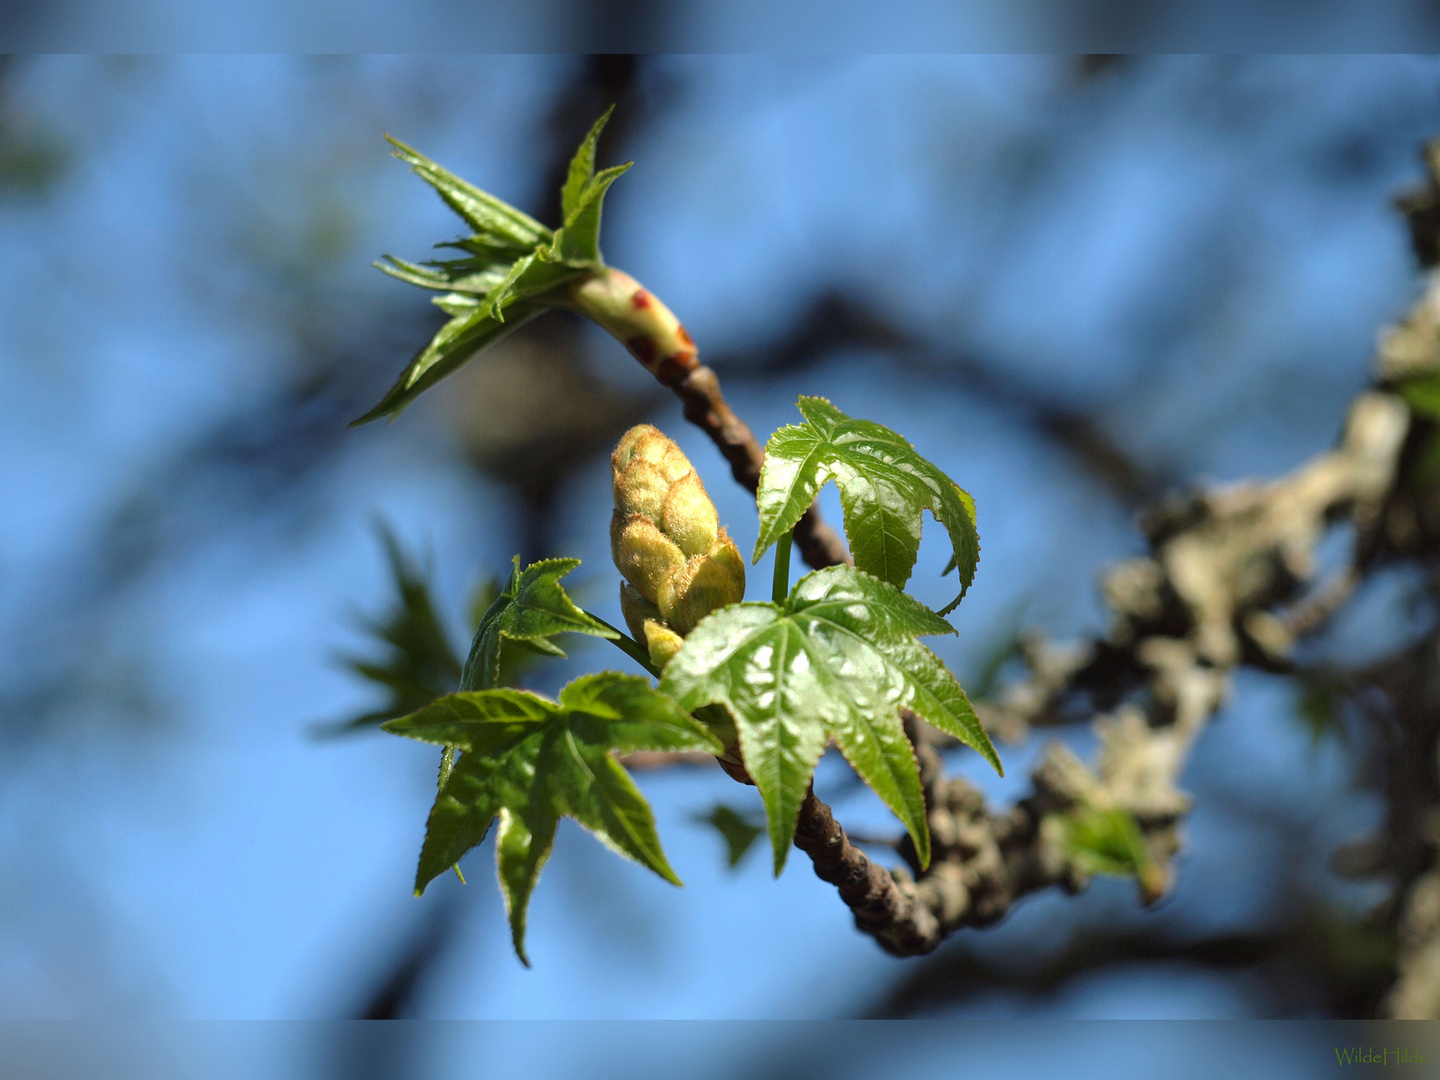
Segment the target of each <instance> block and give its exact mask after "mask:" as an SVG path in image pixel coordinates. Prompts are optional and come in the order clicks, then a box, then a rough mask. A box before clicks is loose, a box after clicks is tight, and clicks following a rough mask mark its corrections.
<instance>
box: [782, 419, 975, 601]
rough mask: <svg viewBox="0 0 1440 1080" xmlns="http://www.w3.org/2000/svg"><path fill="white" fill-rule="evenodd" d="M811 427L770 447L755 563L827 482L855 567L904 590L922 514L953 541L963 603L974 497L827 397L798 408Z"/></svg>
mask: <svg viewBox="0 0 1440 1080" xmlns="http://www.w3.org/2000/svg"><path fill="white" fill-rule="evenodd" d="M797 405H798V407H799V409H800V412H801V414H802V415H804V417H805V420H806V423H804V424H799V425H790V426H787V427H782V428H781V429H780V430H779V431H777V432H775V434H774V435H772V436H770V441H769V442H768V443H766V444H765V465H764V467H763V468H762V469H761V471H760V489H759V491H758V492H757V493H756V496H755V498H756V502H757V503H758V505H759V508H760V536H759V538H758V539H757V540H756V542H755V555H754V561H756V562H758V561H759V559H760V556H761V555H763V554H764V553H765V550H766V549H767V548H769V547H770V545H771V544H773V543H775V541H776V540H778V539H779V538H780V536H781V535H782V534H784V533H787V532H789V531H790V530H791V529H793V528H794V527H795V523H796V522H797V521H799V520H800V516H801V515H802V514H804V513H805V511H806V509H807V508H808V507H809V506H810V504H811V502H813V501H814V499H815V495H816V494H817V493H818V492H819V490H820V489H821V488H822V487H824V486H825V483H826V482H827V481H829V480H834V481H835V483H836V486H837V487H839V489H840V505H841V507H842V508H843V509H844V512H845V535H846V538H847V539H848V540H849V541H850V552H851V554H852V555H853V556H854V559H855V565H856V566H857V567H859V568H860V569H861V570H865V571H867V572H869V573H871V574H874V575H875V576H876V577H878V578H880V579H882V580H884V581H888V582H890V584H892V585H894V586H895V587H896V588H902V587H903V586H904V585H905V582H906V581H908V580H909V579H910V572H911V571H912V570H913V569H914V568H915V559H916V556H917V555H918V553H919V551H920V529H921V511H922V510H929V511H930V513H931V514H932V515H934V517H935V519H936V520H937V521H939V522H940V524H942V525H943V526H945V530H946V532H948V533H949V535H950V543H951V547H952V548H953V551H954V560H955V564H956V565H957V566H958V567H959V569H960V586H961V588H960V596H957V597H956V598H955V600H954V601H953V602H952V603H950V604H949V605H948V606H947V607H945V608H944V609H943V610H942V611H941V612H940V614H942V615H944V614H946V613H947V612H949V611H950V610H951V609H953V608H954V607H955V605H956V604H958V603H959V602H960V599H961V597H963V596H964V595H965V591H966V590H967V589H968V588H969V587H970V583H971V581H973V580H974V578H975V566H976V563H977V562H978V561H979V558H980V538H979V535H978V534H977V533H976V531H975V503H974V501H973V500H972V499H971V498H970V496H969V495H968V494H966V493H965V492H964V491H962V490H961V489H960V487H959V486H958V485H957V484H956V483H955V482H954V481H953V480H951V479H950V478H949V477H948V476H946V475H945V474H944V473H943V472H941V471H940V470H939V469H938V468H936V467H935V466H934V465H932V464H931V463H930V462H929V461H927V460H926V459H925V458H923V457H921V456H920V455H919V454H917V453H916V452H915V448H914V447H912V446H911V445H910V444H909V443H908V442H906V441H905V440H904V439H903V438H902V437H901V436H899V435H897V434H896V433H895V432H893V431H891V430H890V429H889V428H887V427H882V426H881V425H879V424H876V423H873V422H871V421H869V420H855V419H852V418H851V417H849V416H846V415H845V414H844V413H843V412H841V411H840V410H839V409H837V408H835V406H834V405H831V404H830V402H828V401H827V400H825V399H824V398H818V397H801V398H800V400H799V401H798V402H797Z"/></svg>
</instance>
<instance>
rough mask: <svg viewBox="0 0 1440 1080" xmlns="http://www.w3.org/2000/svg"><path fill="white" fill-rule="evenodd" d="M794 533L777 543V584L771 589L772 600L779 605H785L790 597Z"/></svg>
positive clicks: (786, 534)
mask: <svg viewBox="0 0 1440 1080" xmlns="http://www.w3.org/2000/svg"><path fill="white" fill-rule="evenodd" d="M793 535H794V534H793V531H787V532H785V533H784V534H782V535H781V537H780V539H778V540H776V541H775V583H774V585H773V586H771V589H770V598H771V599H772V600H774V601H775V603H777V604H783V603H785V598H786V597H787V596H789V595H790V542H791V539H792V537H793Z"/></svg>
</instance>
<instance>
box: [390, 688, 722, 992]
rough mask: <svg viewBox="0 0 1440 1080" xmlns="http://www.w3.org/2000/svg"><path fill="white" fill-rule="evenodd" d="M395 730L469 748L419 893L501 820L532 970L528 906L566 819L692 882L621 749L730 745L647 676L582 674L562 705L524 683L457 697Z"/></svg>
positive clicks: (507, 885) (440, 814)
mask: <svg viewBox="0 0 1440 1080" xmlns="http://www.w3.org/2000/svg"><path fill="white" fill-rule="evenodd" d="M385 730H386V731H390V732H393V733H394V734H396V735H404V736H406V737H408V738H411V739H419V740H421V741H423V742H430V743H435V744H437V745H440V746H454V747H458V748H459V750H460V751H461V755H460V760H459V761H458V762H456V763H455V766H454V768H453V769H452V770H451V772H450V775H449V777H448V778H447V779H446V781H445V785H444V787H442V788H441V790H440V793H439V795H438V796H437V797H436V799H435V806H434V808H433V809H432V810H431V811H430V820H429V823H428V825H427V826H426V831H425V844H424V847H423V848H422V850H421V852H420V865H419V868H418V870H417V871H416V876H415V891H416V893H417V895H418V894H419V893H421V892H423V891H424V889H425V886H426V885H427V884H429V883H430V881H431V880H433V879H434V878H435V877H437V876H438V875H440V874H442V873H444V872H445V871H446V870H448V869H449V868H450V867H451V866H453V865H454V864H455V863H457V862H458V861H459V860H460V857H461V856H462V855H464V854H465V853H466V852H467V851H469V850H470V849H471V848H473V847H475V846H476V845H477V844H479V843H480V842H481V841H482V840H484V839H485V835H486V833H488V832H489V830H490V825H491V823H492V822H493V821H494V820H495V818H496V817H497V816H498V817H499V819H500V830H499V832H498V833H497V835H496V839H495V858H496V863H497V866H498V869H499V876H500V888H501V891H502V892H503V893H504V896H505V908H506V911H507V912H508V913H509V917H510V931H511V937H512V940H513V942H514V945H515V952H516V954H517V955H518V956H519V957H520V959H521V961H522V962H523V963H525V964H526V965H527V966H528V965H529V960H527V959H526V957H525V913H526V909H527V906H528V904H529V901H530V894H531V892H533V891H534V888H535V883H536V881H537V880H538V879H539V877H540V870H541V868H542V867H543V866H544V865H545V860H546V859H547V858H549V855H550V848H551V845H552V843H553V842H554V839H555V828H556V826H557V825H558V824H559V822H560V818H562V817H572V818H574V819H575V820H576V821H578V822H579V823H580V824H581V825H583V826H584V827H585V828H587V829H589V830H590V831H591V832H592V833H594V834H595V836H596V837H597V838H598V839H599V840H600V841H601V842H602V843H604V844H605V846H606V847H608V848H610V849H611V850H612V851H615V852H617V853H618V854H621V855H624V856H626V857H628V858H631V859H634V860H635V861H636V862H638V863H640V864H641V865H643V866H647V867H649V868H650V869H651V870H653V871H655V873H657V874H659V875H660V876H661V877H663V878H664V879H665V880H666V881H669V882H671V883H673V884H675V885H679V884H680V879H679V878H677V877H676V876H675V872H674V871H673V870H672V869H671V868H670V863H669V862H668V861H667V860H666V858H665V853H664V851H663V850H662V849H661V847H660V839H659V837H658V836H657V835H656V833H655V819H654V816H653V815H652V814H651V812H650V805H649V804H648V803H647V802H646V801H645V797H644V796H643V795H641V794H640V791H639V789H638V788H636V786H635V783H634V781H632V780H631V779H630V776H629V774H628V773H627V772H626V771H625V770H624V769H623V768H622V767H621V766H620V764H619V762H617V761H616V760H615V758H614V756H613V755H614V753H631V752H633V751H636V750H704V751H707V752H709V753H718V752H720V751H721V749H722V748H721V746H720V743H719V742H718V741H717V740H716V739H715V737H714V736H713V735H711V734H710V733H709V732H708V731H706V730H705V728H704V726H703V725H702V724H700V723H699V722H698V721H696V720H694V719H693V718H691V717H690V716H688V715H686V713H685V712H684V711H683V710H682V709H680V708H679V707H678V706H677V705H676V704H675V702H674V701H672V700H671V699H670V698H668V697H666V696H665V695H664V694H661V693H659V692H658V691H657V690H655V689H654V688H653V687H652V686H651V685H650V684H649V682H648V681H647V680H645V679H643V678H640V677H638V676H633V675H621V674H618V673H616V672H613V671H607V672H601V673H600V674H598V675H586V676H584V677H582V678H579V679H576V680H575V681H574V682H572V683H570V684H569V685H568V686H566V687H565V689H563V690H562V691H561V692H560V698H559V701H550V700H548V699H546V698H543V697H540V696H539V695H538V694H532V693H528V692H526V691H521V690H504V689H501V690H480V691H474V692H462V693H458V694H451V695H449V696H448V697H443V698H441V699H440V700H438V701H436V702H435V703H433V704H432V705H430V706H429V707H427V708H425V709H422V710H421V711H420V712H418V713H415V714H414V715H412V716H407V717H403V718H401V719H399V720H392V721H390V722H389V723H387V724H385Z"/></svg>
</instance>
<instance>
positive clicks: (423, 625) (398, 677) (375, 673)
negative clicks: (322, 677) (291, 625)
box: [316, 525, 460, 735]
mask: <svg viewBox="0 0 1440 1080" xmlns="http://www.w3.org/2000/svg"><path fill="white" fill-rule="evenodd" d="M379 533H380V541H381V543H383V544H384V545H385V555H386V558H387V561H388V562H389V563H390V573H391V576H392V578H393V579H394V585H395V593H396V599H395V602H394V603H393V605H392V607H391V609H390V610H389V611H388V612H387V613H386V614H385V615H384V617H383V618H380V619H367V620H365V623H364V626H365V629H366V630H367V631H368V632H369V633H370V635H371V636H372V637H374V638H375V639H376V641H377V643H378V644H380V645H381V646H382V648H383V650H384V652H383V654H382V655H381V656H379V657H377V658H374V659H369V658H361V657H353V656H347V657H344V658H343V659H342V661H341V662H342V663H343V664H344V665H345V666H346V667H348V668H349V669H350V670H351V671H353V672H355V673H356V674H357V675H359V676H361V677H362V678H364V679H367V680H369V681H370V682H373V683H377V684H378V685H380V686H381V687H383V688H384V689H385V691H386V695H387V698H388V700H386V701H385V702H384V704H382V705H381V706H380V707H379V708H377V709H374V710H371V711H370V712H366V713H362V714H361V715H358V716H355V717H354V718H352V719H350V720H344V721H341V722H339V723H335V724H324V725H320V726H317V728H316V733H317V734H319V735H336V734H341V733H344V732H349V731H358V730H360V729H362V728H367V727H372V726H374V725H376V724H379V723H380V722H381V721H383V720H389V719H392V718H393V717H396V716H404V715H405V714H406V713H410V712H414V711H415V710H416V709H419V708H421V707H422V706H424V705H428V704H429V703H430V702H432V701H434V700H435V699H436V698H437V697H439V696H440V695H442V694H448V693H450V692H451V691H452V690H454V689H455V687H456V686H457V685H458V684H459V682H460V658H459V657H458V656H456V655H455V647H454V645H452V644H451V641H450V635H449V634H448V633H446V631H445V627H444V626H443V625H441V622H440V617H439V615H438V614H437V613H436V610H435V603H434V601H433V600H432V599H431V597H430V587H429V584H428V583H427V581H426V575H425V573H424V572H423V571H422V570H421V568H420V567H419V566H417V565H416V563H415V560H414V559H412V558H411V557H410V556H409V555H408V554H406V552H405V551H404V549H403V548H401V546H400V542H399V541H398V540H397V539H396V538H395V535H394V533H392V532H391V531H390V530H389V529H388V528H386V527H385V526H383V525H381V526H380V528H379Z"/></svg>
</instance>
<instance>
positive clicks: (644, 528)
mask: <svg viewBox="0 0 1440 1080" xmlns="http://www.w3.org/2000/svg"><path fill="white" fill-rule="evenodd" d="M610 554H611V555H612V556H613V557H614V559H615V565H616V567H617V568H619V570H620V572H621V573H622V574H624V575H625V576H626V578H628V579H629V581H630V584H632V585H634V586H635V588H637V589H639V590H640V595H641V596H643V597H645V599H646V600H649V601H650V602H651V603H652V604H653V603H655V597H656V593H657V591H658V590H659V588H660V583H661V582H662V581H664V580H665V579H666V578H667V577H669V576H670V575H671V574H673V573H674V572H675V571H676V570H679V569H680V568H681V567H682V566H684V565H685V553H684V552H683V551H681V550H680V549H679V548H678V547H677V546H676V545H675V543H674V542H673V541H672V540H670V539H668V538H667V537H666V536H665V535H664V534H663V533H661V532H660V529H659V527H658V526H657V525H656V524H655V523H654V522H653V521H651V520H650V519H649V518H647V517H645V516H644V515H643V514H631V515H629V516H628V517H621V516H620V511H619V510H616V511H615V513H614V515H613V516H612V517H611V519H610Z"/></svg>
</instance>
